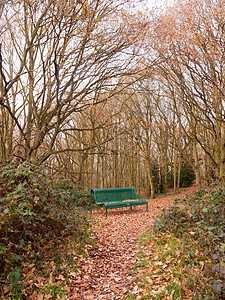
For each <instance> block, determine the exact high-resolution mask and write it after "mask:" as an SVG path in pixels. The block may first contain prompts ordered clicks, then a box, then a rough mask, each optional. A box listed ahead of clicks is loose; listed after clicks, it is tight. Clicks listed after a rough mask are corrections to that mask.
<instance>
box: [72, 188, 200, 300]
mask: <svg viewBox="0 0 225 300" xmlns="http://www.w3.org/2000/svg"><path fill="white" fill-rule="evenodd" d="M195 191H196V187H195V186H192V187H189V188H186V189H182V190H181V192H180V193H179V194H176V195H169V196H165V197H163V198H157V199H149V200H148V205H149V211H148V212H146V211H145V207H142V206H139V207H135V208H134V209H133V210H130V209H128V208H117V209H111V210H109V213H108V217H107V218H106V217H105V210H104V208H100V209H96V210H94V211H93V214H92V224H93V225H92V226H93V238H94V239H95V240H96V243H97V246H96V247H95V249H94V250H91V251H87V253H88V254H87V257H83V258H80V259H79V261H78V266H77V269H78V272H77V273H74V274H73V275H74V276H73V277H72V278H70V296H69V299H74V300H75V299H83V300H98V299H103V300H117V299H121V298H123V296H124V295H125V294H126V292H127V291H128V290H129V287H130V285H131V283H132V278H133V276H132V275H133V267H134V265H135V264H136V263H137V262H138V255H137V253H138V251H139V245H138V244H137V240H138V239H139V237H140V236H141V234H142V233H143V232H144V231H145V230H147V229H148V228H149V227H150V226H151V225H152V224H153V221H154V219H155V217H156V216H157V215H159V214H160V211H161V209H163V208H165V207H168V206H170V205H172V204H173V202H174V200H175V199H176V198H177V197H179V199H183V198H185V197H186V196H188V195H190V194H193V193H194V192H195ZM149 280H150V279H149ZM136 289H138V287H136ZM67 299H68V298H67Z"/></svg>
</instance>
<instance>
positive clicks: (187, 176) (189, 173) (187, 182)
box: [180, 163, 195, 187]
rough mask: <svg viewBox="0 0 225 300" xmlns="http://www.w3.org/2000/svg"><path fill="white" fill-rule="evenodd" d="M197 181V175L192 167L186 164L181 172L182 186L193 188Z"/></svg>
mask: <svg viewBox="0 0 225 300" xmlns="http://www.w3.org/2000/svg"><path fill="white" fill-rule="evenodd" d="M194 181H195V173H194V170H193V168H192V166H191V165H190V164H188V163H184V164H183V165H182V166H181V171H180V186H181V187H187V186H191V185H192V184H193V183H194Z"/></svg>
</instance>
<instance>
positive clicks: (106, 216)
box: [105, 207, 107, 218]
mask: <svg viewBox="0 0 225 300" xmlns="http://www.w3.org/2000/svg"><path fill="white" fill-rule="evenodd" d="M105 217H106V218H107V207H106V208H105Z"/></svg>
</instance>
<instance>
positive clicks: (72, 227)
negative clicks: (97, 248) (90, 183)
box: [0, 162, 90, 299]
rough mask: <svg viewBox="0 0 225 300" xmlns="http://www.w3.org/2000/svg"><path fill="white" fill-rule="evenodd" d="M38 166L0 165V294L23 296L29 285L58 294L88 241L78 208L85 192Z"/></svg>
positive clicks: (31, 288) (83, 202) (3, 296)
mask: <svg viewBox="0 0 225 300" xmlns="http://www.w3.org/2000/svg"><path fill="white" fill-rule="evenodd" d="M44 171H45V170H44V169H43V167H40V166H36V165H34V164H32V163H29V162H24V163H22V164H18V163H8V164H3V165H1V166H0V282H1V285H0V286H1V287H0V295H1V299H27V297H28V296H29V295H33V294H34V291H35V292H36V293H37V294H38V293H40V292H41V293H42V294H49V293H50V294H51V297H50V298H49V297H47V296H46V299H56V297H61V296H63V295H64V294H65V293H66V289H65V288H64V286H65V287H66V286H67V285H66V283H67V280H68V277H69V276H70V274H71V273H72V272H74V271H75V272H76V261H77V260H78V259H79V255H81V254H82V252H84V253H85V251H84V249H85V244H87V243H89V244H90V240H89V222H88V219H87V217H86V216H85V214H84V213H83V209H82V208H81V207H85V205H87V203H88V196H87V195H86V193H81V192H77V191H74V190H72V189H71V188H70V187H68V185H67V184H66V183H65V182H57V183H56V182H50V181H49V180H48V178H47V176H46V175H45V173H46V172H44ZM79 207H80V208H79ZM59 274H60V275H61V276H62V277H63V280H61V281H60V280H58V281H57V280H56V278H57V276H58V275H59ZM34 278H35V279H34ZM61 279H62V278H61ZM62 282H63V283H65V284H64V285H61V283H62ZM54 295H55V296H54ZM60 295H61V296H60Z"/></svg>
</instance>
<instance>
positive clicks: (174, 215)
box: [125, 182, 225, 300]
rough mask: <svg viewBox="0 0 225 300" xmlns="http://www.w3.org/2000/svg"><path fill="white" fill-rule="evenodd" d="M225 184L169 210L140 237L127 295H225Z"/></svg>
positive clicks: (174, 296) (167, 297)
mask: <svg viewBox="0 0 225 300" xmlns="http://www.w3.org/2000/svg"><path fill="white" fill-rule="evenodd" d="M224 228H225V185H224V183H223V184H222V183H220V182H217V183H214V184H213V185H212V186H211V187H210V188H207V189H201V190H200V191H199V192H197V193H195V194H194V195H192V196H191V197H189V198H186V199H184V200H179V199H176V200H175V203H174V205H173V206H171V207H170V208H168V209H164V210H163V212H162V214H161V215H160V216H158V217H157V218H156V220H155V222H154V225H153V227H152V228H151V229H149V230H148V231H147V232H145V233H144V234H143V236H142V237H141V239H140V251H139V262H138V264H137V266H136V277H135V280H134V283H133V285H132V287H131V290H130V293H129V295H127V296H126V297H125V299H171V300H173V299H174V300H175V299H182V300H183V299H196V300H200V299H201V300H209V299H215V300H216V299H220V300H222V299H225V232H224Z"/></svg>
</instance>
